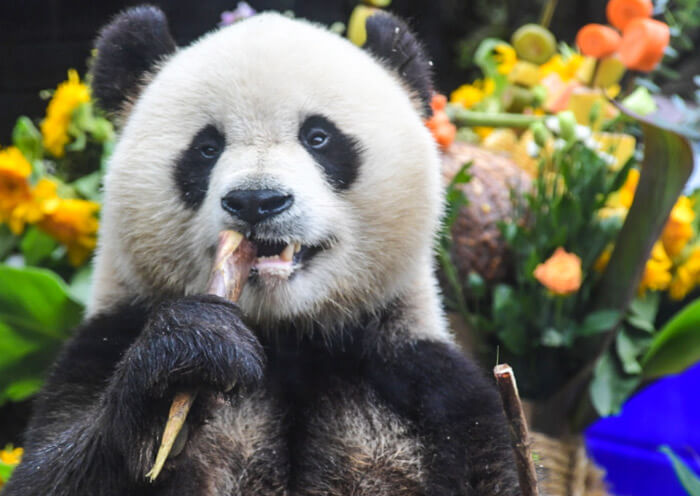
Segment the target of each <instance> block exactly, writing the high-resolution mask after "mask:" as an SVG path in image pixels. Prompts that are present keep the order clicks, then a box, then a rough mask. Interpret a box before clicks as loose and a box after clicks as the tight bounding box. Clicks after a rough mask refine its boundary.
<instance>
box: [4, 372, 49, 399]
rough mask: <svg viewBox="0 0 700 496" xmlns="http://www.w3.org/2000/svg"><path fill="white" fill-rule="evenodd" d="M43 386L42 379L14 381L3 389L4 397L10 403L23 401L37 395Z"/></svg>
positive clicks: (32, 378)
mask: <svg viewBox="0 0 700 496" xmlns="http://www.w3.org/2000/svg"><path fill="white" fill-rule="evenodd" d="M43 384H44V379H43V377H29V378H26V379H21V380H18V381H14V382H12V383H11V384H10V385H9V386H8V387H7V388H5V395H6V396H7V399H9V400H10V401H24V400H26V399H27V398H29V397H30V396H33V395H35V394H36V393H38V392H39V390H40V389H41V386H42V385H43Z"/></svg>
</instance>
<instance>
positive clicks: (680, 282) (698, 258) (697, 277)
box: [668, 247, 700, 300]
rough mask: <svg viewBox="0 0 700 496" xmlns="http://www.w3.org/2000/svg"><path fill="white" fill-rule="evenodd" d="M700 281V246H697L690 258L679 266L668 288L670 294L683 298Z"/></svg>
mask: <svg viewBox="0 0 700 496" xmlns="http://www.w3.org/2000/svg"><path fill="white" fill-rule="evenodd" d="M699 282H700V247H696V248H695V249H694V250H693V252H692V253H691V254H690V256H689V257H688V259H687V260H686V261H685V262H684V263H682V264H681V265H679V266H678V268H677V269H676V273H675V274H674V276H673V280H672V281H671V284H670V286H669V288H668V293H669V296H670V297H671V298H672V299H674V300H682V299H683V298H685V297H686V295H687V294H688V293H690V291H691V290H692V289H693V288H694V287H695V286H697V285H698V283H699Z"/></svg>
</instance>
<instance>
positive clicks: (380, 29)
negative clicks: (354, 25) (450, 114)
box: [362, 12, 433, 117]
mask: <svg viewBox="0 0 700 496" xmlns="http://www.w3.org/2000/svg"><path fill="white" fill-rule="evenodd" d="M366 29H367V41H366V42H365V44H364V45H363V46H362V47H363V48H365V49H367V50H369V51H370V52H371V53H372V54H373V55H374V56H375V57H377V58H378V59H379V60H380V61H381V62H382V63H383V64H385V65H386V66H388V67H389V68H390V69H391V70H393V71H396V73H397V74H398V75H399V77H400V78H401V79H402V80H403V81H404V82H405V83H406V85H408V87H409V88H410V89H412V90H413V91H414V92H415V94H416V96H417V97H418V98H419V100H420V102H421V105H422V110H423V114H424V117H427V116H429V115H430V114H431V113H432V111H431V108H430V100H431V99H432V96H433V83H432V62H430V60H429V59H428V56H427V54H426V52H425V50H424V49H423V47H422V46H421V44H420V42H419V41H418V39H416V37H415V36H414V35H413V33H412V32H411V30H410V29H409V28H408V26H407V25H406V23H405V22H404V21H402V20H401V19H399V18H398V17H395V16H393V15H391V14H389V13H387V12H378V13H376V14H374V15H371V16H370V17H369V18H368V19H367V23H366Z"/></svg>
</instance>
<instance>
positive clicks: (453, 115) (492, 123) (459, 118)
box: [445, 105, 544, 128]
mask: <svg viewBox="0 0 700 496" xmlns="http://www.w3.org/2000/svg"><path fill="white" fill-rule="evenodd" d="M445 110H446V112H447V115H448V116H449V118H450V120H451V121H452V122H454V123H455V124H456V125H457V126H469V127H474V126H487V127H518V128H526V127H529V126H530V125H531V124H534V123H535V122H538V121H542V120H544V116H541V115H525V114H509V113H505V112H501V113H498V112H475V111H473V110H465V109H463V108H460V107H457V106H455V105H448V106H447V108H446V109H445Z"/></svg>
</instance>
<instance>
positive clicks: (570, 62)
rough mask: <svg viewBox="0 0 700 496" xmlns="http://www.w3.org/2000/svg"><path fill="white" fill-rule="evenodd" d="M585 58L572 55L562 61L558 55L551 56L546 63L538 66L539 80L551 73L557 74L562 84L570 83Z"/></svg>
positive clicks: (562, 58)
mask: <svg viewBox="0 0 700 496" xmlns="http://www.w3.org/2000/svg"><path fill="white" fill-rule="evenodd" d="M584 61H585V57H583V56H581V55H579V54H572V55H571V56H569V57H568V58H566V59H564V57H562V56H561V55H560V54H556V55H553V56H552V58H550V59H549V60H548V61H547V62H545V63H544V64H542V65H541V66H540V79H542V78H543V77H546V76H548V75H550V74H552V73H556V74H559V77H560V78H561V80H562V81H563V82H565V83H566V82H568V81H571V80H572V79H574V78H575V77H576V73H577V72H578V70H579V68H580V67H581V64H583V62H584Z"/></svg>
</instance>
